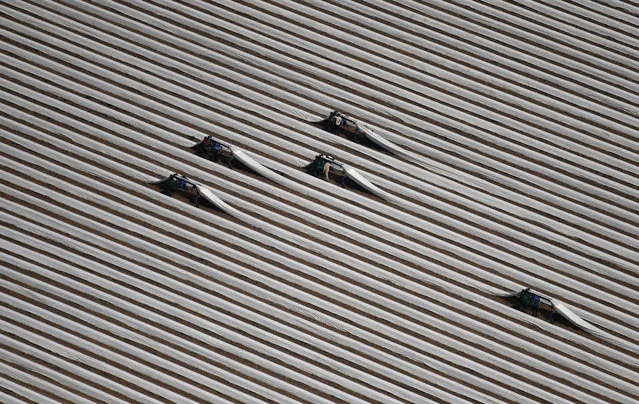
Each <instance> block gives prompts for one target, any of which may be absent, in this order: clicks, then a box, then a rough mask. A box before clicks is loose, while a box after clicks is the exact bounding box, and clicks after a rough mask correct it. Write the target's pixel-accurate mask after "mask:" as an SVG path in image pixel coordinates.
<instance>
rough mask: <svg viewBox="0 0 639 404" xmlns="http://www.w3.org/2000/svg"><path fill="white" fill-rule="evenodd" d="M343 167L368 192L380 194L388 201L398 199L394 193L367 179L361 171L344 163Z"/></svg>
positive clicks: (350, 177)
mask: <svg viewBox="0 0 639 404" xmlns="http://www.w3.org/2000/svg"><path fill="white" fill-rule="evenodd" d="M343 167H344V171H346V174H347V175H348V178H349V179H350V180H351V181H353V182H355V183H356V184H357V185H359V186H360V187H362V188H364V189H365V190H367V191H368V192H370V193H372V194H373V195H376V196H379V197H380V198H382V199H386V200H388V201H394V200H395V199H396V198H395V197H394V196H393V195H391V194H389V193H388V192H386V191H384V190H382V189H381V188H379V187H378V186H377V185H374V184H373V183H372V182H370V181H369V180H367V179H366V177H364V176H363V175H362V174H360V172H359V171H357V170H356V169H354V168H352V167H349V166H347V165H346V164H344V165H343Z"/></svg>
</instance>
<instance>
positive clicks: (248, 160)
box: [231, 146, 275, 179]
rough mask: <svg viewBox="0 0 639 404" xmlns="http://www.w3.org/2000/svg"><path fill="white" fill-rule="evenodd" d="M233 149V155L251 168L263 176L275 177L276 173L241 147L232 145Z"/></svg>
mask: <svg viewBox="0 0 639 404" xmlns="http://www.w3.org/2000/svg"><path fill="white" fill-rule="evenodd" d="M231 151H232V152H233V157H235V158H236V159H237V160H238V161H239V162H240V163H242V164H244V165H245V166H246V167H248V168H249V169H251V170H253V171H255V172H256V173H258V174H259V175H261V176H264V177H266V178H269V179H273V177H274V175H275V173H274V172H272V171H271V170H269V169H268V168H266V167H264V166H263V165H262V164H260V163H258V162H257V161H256V160H255V159H253V158H252V157H251V156H249V155H248V153H246V152H245V151H244V150H242V149H239V148H237V147H235V146H231Z"/></svg>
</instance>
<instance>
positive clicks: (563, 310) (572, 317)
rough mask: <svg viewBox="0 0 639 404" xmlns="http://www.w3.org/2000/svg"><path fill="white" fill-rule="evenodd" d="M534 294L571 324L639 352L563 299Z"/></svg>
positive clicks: (504, 294) (508, 293) (503, 294)
mask: <svg viewBox="0 0 639 404" xmlns="http://www.w3.org/2000/svg"><path fill="white" fill-rule="evenodd" d="M532 292H533V293H534V294H536V295H538V296H540V297H542V298H544V299H546V300H548V301H549V302H550V304H551V305H552V307H553V309H554V310H555V312H557V314H559V315H561V316H562V317H563V318H565V319H566V320H568V321H569V322H570V323H571V324H573V325H575V326H576V327H579V328H580V329H582V330H584V331H586V332H587V333H589V334H591V335H593V336H595V337H597V338H601V339H602V340H604V341H606V342H609V343H611V344H615V345H617V346H620V347H622V348H625V349H627V350H629V351H631V352H638V350H637V346H635V345H633V344H630V343H627V342H626V341H624V340H622V339H620V338H617V337H615V336H614V335H612V334H610V333H608V332H606V331H604V330H602V329H600V328H598V327H596V326H595V325H593V324H590V323H589V322H587V321H586V320H584V319H583V318H581V317H580V316H579V315H578V314H576V313H575V312H573V311H572V310H571V309H570V308H569V307H568V306H567V305H566V304H564V303H562V302H561V301H559V300H557V299H553V298H552V297H548V296H546V295H543V294H541V293H537V292H535V291H532ZM520 293H521V290H517V291H498V292H496V293H492V294H493V295H494V296H498V297H505V298H508V297H517V296H519V294H520Z"/></svg>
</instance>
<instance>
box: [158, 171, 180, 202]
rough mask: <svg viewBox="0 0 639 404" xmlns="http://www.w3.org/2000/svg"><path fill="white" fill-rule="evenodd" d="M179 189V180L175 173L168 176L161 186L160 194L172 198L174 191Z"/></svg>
mask: <svg viewBox="0 0 639 404" xmlns="http://www.w3.org/2000/svg"><path fill="white" fill-rule="evenodd" d="M179 188H180V179H179V178H178V175H177V173H174V174H171V175H169V178H168V179H167V180H166V181H165V182H164V184H162V193H164V194H165V195H168V196H173V194H174V193H175V191H177V190H178V189H179Z"/></svg>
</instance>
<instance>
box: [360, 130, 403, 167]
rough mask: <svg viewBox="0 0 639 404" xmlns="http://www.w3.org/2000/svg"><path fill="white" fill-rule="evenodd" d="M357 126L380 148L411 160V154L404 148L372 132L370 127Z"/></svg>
mask: <svg viewBox="0 0 639 404" xmlns="http://www.w3.org/2000/svg"><path fill="white" fill-rule="evenodd" d="M359 128H360V132H361V133H363V134H364V136H366V137H367V138H368V139H369V140H370V141H371V142H373V143H375V144H376V145H378V146H379V147H381V148H382V149H384V150H386V151H389V152H391V153H393V154H395V155H397V156H399V157H402V158H405V159H406V160H409V161H412V160H413V159H412V156H410V155H409V153H408V152H407V151H406V150H404V149H402V148H401V147H399V146H397V145H396V144H395V143H393V142H391V141H390V140H388V139H386V138H385V137H383V136H380V135H378V134H377V133H375V132H373V131H372V130H371V129H368V128H367V127H365V126H362V125H360V126H359Z"/></svg>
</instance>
